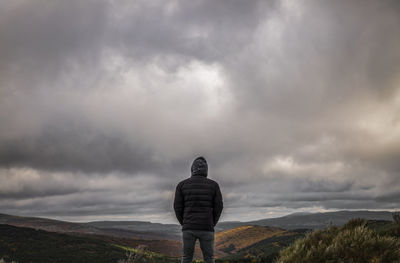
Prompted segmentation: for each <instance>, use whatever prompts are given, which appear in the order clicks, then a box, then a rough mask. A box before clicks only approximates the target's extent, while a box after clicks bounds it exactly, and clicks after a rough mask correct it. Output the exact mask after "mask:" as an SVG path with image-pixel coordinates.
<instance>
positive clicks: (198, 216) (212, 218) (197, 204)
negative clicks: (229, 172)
mask: <svg viewBox="0 0 400 263" xmlns="http://www.w3.org/2000/svg"><path fill="white" fill-rule="evenodd" d="M191 171H192V176H191V177H189V178H187V179H185V180H183V181H181V182H180V183H179V184H178V185H177V187H176V191H175V200H174V210H175V214H176V218H177V219H178V221H179V223H180V224H181V225H182V237H183V238H182V239H183V257H182V263H191V262H192V259H193V253H194V247H195V244H196V240H197V239H199V241H200V248H201V251H202V252H203V258H204V262H205V263H211V262H212V263H214V262H215V261H214V226H215V225H216V224H217V223H218V220H219V217H220V215H221V212H222V208H223V203H222V195H221V190H220V189H219V185H218V183H217V182H215V181H213V180H211V179H208V178H207V173H208V165H207V161H206V159H204V157H198V158H196V159H195V160H194V161H193V164H192V168H191Z"/></svg>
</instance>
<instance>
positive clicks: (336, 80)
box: [0, 0, 400, 222]
mask: <svg viewBox="0 0 400 263" xmlns="http://www.w3.org/2000/svg"><path fill="white" fill-rule="evenodd" d="M399 12H400V5H399V4H398V1H394V0H385V1H373V0H371V1H369V0H368V1H361V0H352V1H344V0H343V1H290V0H285V1H251V2H246V3H245V2H243V1H229V2H226V1H205V0H203V1H200V0H198V1H197V0H196V1H134V2H132V1H121V2H114V1H91V0H87V1H75V0H74V1H52V2H51V3H49V2H47V1H35V2H31V1H22V0H20V1H8V2H4V3H1V4H0V35H1V40H0V123H1V125H0V197H1V199H0V209H1V210H2V211H3V212H9V213H15V214H29V215H46V216H54V217H57V218H68V219H74V220H75V219H76V220H84V219H96V218H111V219H112V218H130V217H134V218H136V219H146V220H156V221H163V220H166V218H168V219H167V221H170V222H171V221H172V222H174V218H173V213H172V212H171V202H172V197H173V191H174V188H175V184H176V183H177V182H178V181H179V180H181V179H183V178H185V177H187V176H189V174H190V165H191V162H192V160H193V159H194V158H195V157H197V156H199V155H204V156H205V157H206V158H207V160H208V161H209V168H210V177H211V178H213V179H216V180H217V181H218V182H220V184H221V189H222V190H223V193H224V200H225V203H226V210H225V211H224V214H223V218H224V219H225V220H238V219H239V220H240V219H243V220H245V219H247V220H252V219H255V218H254V217H257V218H262V217H268V216H273V215H275V216H276V215H280V214H285V213H289V212H293V211H297V210H299V209H301V210H302V211H315V210H324V209H389V208H390V209H394V208H398V202H397V201H396V199H398V190H397V189H398V187H399V184H400V181H399V179H398V178H399V177H398V173H399V169H400V167H399V165H398V161H397V160H398V159H399V158H398V157H399V152H400V151H399V149H400V148H399V142H400V137H399V135H398V134H400V120H399V117H398V116H399V114H398V113H399V112H400V106H399V105H400V91H399V87H398V86H399V85H398V84H399V83H400V77H399V70H400V50H399V49H400V35H399V34H398V28H399V26H400V15H399ZM150 203H151V204H152V205H151V207H150V208H146V207H149V206H148V204H150ZM60 207H62V209H60ZM252 217H253V218H252Z"/></svg>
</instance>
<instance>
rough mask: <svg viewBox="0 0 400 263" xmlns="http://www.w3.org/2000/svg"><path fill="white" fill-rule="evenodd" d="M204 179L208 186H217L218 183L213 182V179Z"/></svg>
mask: <svg viewBox="0 0 400 263" xmlns="http://www.w3.org/2000/svg"><path fill="white" fill-rule="evenodd" d="M206 179H207V182H208V183H209V184H212V185H215V186H218V183H217V182H216V181H214V180H213V179H210V178H206Z"/></svg>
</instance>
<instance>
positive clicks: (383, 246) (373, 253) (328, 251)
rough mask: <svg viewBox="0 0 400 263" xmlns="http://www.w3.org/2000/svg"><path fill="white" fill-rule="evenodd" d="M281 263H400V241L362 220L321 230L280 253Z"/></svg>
mask: <svg viewBox="0 0 400 263" xmlns="http://www.w3.org/2000/svg"><path fill="white" fill-rule="evenodd" d="M277 262H278V263H303V262H307V263H314V262H315V263H320V262H327V263H329V262H331V263H334V262H335V263H336V262H337V263H342V262H343V263H344V262H346V263H347V262H348V263H385V262H392V263H395V262H400V241H399V239H397V238H395V237H391V236H380V235H378V234H377V233H375V232H374V231H372V230H371V229H369V228H368V227H367V222H366V221H365V220H361V219H353V220H350V221H349V222H348V223H347V224H346V225H344V226H342V227H335V226H330V227H328V228H327V229H325V230H317V231H314V232H312V233H309V234H307V235H306V237H305V238H303V239H299V240H297V241H296V242H294V243H293V244H292V245H291V246H290V247H288V248H286V249H284V250H282V251H281V252H280V257H279V259H278V260H277Z"/></svg>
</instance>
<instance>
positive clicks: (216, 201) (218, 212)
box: [213, 184, 224, 226]
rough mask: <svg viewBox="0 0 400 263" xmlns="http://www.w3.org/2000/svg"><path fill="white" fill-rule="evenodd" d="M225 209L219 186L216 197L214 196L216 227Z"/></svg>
mask: <svg viewBox="0 0 400 263" xmlns="http://www.w3.org/2000/svg"><path fill="white" fill-rule="evenodd" d="M223 208H224V205H223V202H222V194H221V190H220V189H219V185H218V184H217V187H216V189H215V196H214V209H213V216H214V226H215V225H216V224H217V223H218V220H219V217H220V216H221V213H222V209H223Z"/></svg>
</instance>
